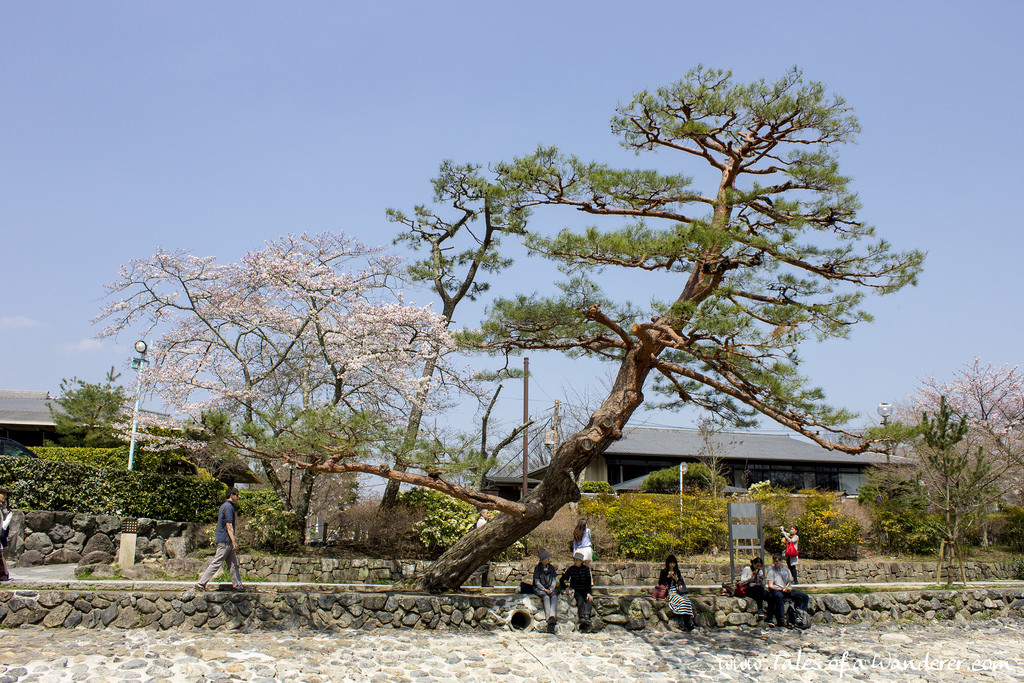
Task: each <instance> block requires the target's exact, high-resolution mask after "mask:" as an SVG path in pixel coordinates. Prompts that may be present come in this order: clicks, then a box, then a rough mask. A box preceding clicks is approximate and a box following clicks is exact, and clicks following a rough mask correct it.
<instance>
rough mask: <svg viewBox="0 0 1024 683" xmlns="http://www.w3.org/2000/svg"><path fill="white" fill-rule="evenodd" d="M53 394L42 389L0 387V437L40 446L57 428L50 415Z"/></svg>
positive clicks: (27, 444)
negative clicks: (13, 389)
mask: <svg viewBox="0 0 1024 683" xmlns="http://www.w3.org/2000/svg"><path fill="white" fill-rule="evenodd" d="M52 400H53V399H52V397H51V396H50V394H49V393H48V392H45V391H12V390H10V389H0V436H4V437H6V438H8V439H14V440H15V441H18V442H20V443H23V444H24V445H26V446H42V445H43V439H44V438H52V437H53V435H54V433H56V430H57V427H56V425H55V424H54V422H53V415H51V414H50V401H52Z"/></svg>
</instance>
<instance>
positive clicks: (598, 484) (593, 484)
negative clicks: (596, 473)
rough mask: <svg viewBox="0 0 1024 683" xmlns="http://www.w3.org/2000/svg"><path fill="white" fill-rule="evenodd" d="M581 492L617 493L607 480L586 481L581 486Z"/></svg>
mask: <svg viewBox="0 0 1024 683" xmlns="http://www.w3.org/2000/svg"><path fill="white" fill-rule="evenodd" d="M580 493H608V494H612V495H614V494H615V489H613V488H612V485H611V484H609V483H608V482H606V481H585V482H583V484H582V485H581V486H580Z"/></svg>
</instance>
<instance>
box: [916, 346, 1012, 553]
mask: <svg viewBox="0 0 1024 683" xmlns="http://www.w3.org/2000/svg"><path fill="white" fill-rule="evenodd" d="M943 397H945V400H946V403H948V404H949V407H950V409H951V410H952V411H953V412H954V413H955V414H956V415H959V416H961V417H963V418H964V419H965V420H966V424H967V428H968V429H967V433H966V435H965V436H964V439H963V441H962V442H961V444H960V445H959V446H958V448H963V449H966V450H967V451H976V450H977V449H978V448H984V449H985V452H986V453H987V454H988V457H989V458H990V459H991V461H992V466H993V468H995V472H996V473H997V474H998V477H997V484H998V486H999V489H1000V493H1001V496H1002V498H1003V500H1006V501H1009V502H1013V503H1017V504H1019V503H1020V502H1022V500H1024V438H1022V437H1024V374H1022V373H1021V372H1020V366H1016V365H1015V366H1010V365H1003V366H1002V367H1000V368H996V367H993V366H992V364H991V363H983V362H982V361H981V359H980V358H975V359H974V360H973V361H972V362H971V363H969V364H968V363H965V364H964V365H963V367H961V368H960V369H958V370H956V371H954V372H953V377H952V379H950V380H939V379H937V378H935V377H929V378H927V379H925V380H924V381H923V386H922V387H921V389H920V390H919V391H918V393H917V395H916V396H914V397H913V398H912V399H911V404H912V406H913V408H914V409H915V410H916V412H918V413H920V412H921V411H928V412H932V413H934V412H936V411H937V410H938V408H939V404H940V400H941V399H942V398H943ZM985 530H986V529H985V526H984V525H983V527H982V531H983V542H985V538H984V537H985V536H986V534H985V533H984V532H985ZM986 544H987V543H986Z"/></svg>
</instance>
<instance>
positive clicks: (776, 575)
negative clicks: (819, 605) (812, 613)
mask: <svg viewBox="0 0 1024 683" xmlns="http://www.w3.org/2000/svg"><path fill="white" fill-rule="evenodd" d="M764 580H765V589H766V590H767V593H768V625H769V626H771V625H772V617H773V616H774V617H775V623H776V625H778V626H780V627H781V626H796V624H795V623H790V622H788V621H787V620H786V606H785V602H786V598H789V599H790V600H792V601H793V608H794V609H795V610H796V611H797V612H798V613H799V612H803V613H804V614H805V615H806V614H807V605H808V603H809V602H810V597H809V596H808V595H807V593H801V592H800V591H795V590H793V576H792V574H790V573H789V568H788V567H786V566H785V565H784V564H782V555H773V556H772V566H771V567H769V568H768V571H767V572H765V575H764Z"/></svg>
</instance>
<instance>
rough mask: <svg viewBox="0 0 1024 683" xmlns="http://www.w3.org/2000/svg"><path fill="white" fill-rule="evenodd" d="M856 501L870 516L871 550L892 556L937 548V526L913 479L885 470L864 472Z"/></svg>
mask: <svg viewBox="0 0 1024 683" xmlns="http://www.w3.org/2000/svg"><path fill="white" fill-rule="evenodd" d="M857 500H858V502H859V503H860V504H861V505H863V506H864V507H866V508H867V510H868V514H870V515H871V536H872V539H873V540H874V545H875V547H876V548H877V549H878V550H880V551H882V552H889V553H895V554H901V553H915V554H924V553H928V552H931V551H933V550H935V548H936V547H938V545H939V527H938V525H937V522H936V519H935V517H934V516H933V515H930V514H929V513H928V501H927V499H926V498H925V496H924V492H923V490H922V488H921V486H920V485H919V484H918V483H917V480H916V478H913V479H908V478H906V477H905V476H904V475H901V474H898V473H892V472H888V471H885V470H875V471H871V472H869V473H868V480H867V482H865V483H864V485H863V486H861V487H860V491H859V492H858V494H857Z"/></svg>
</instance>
